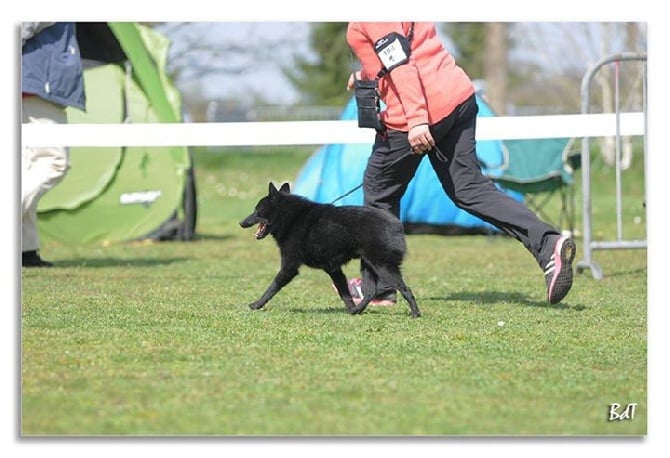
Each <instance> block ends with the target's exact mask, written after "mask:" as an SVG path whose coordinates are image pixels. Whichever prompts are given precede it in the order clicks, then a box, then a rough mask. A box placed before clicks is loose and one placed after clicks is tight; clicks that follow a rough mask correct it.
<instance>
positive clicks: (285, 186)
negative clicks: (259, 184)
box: [279, 183, 291, 194]
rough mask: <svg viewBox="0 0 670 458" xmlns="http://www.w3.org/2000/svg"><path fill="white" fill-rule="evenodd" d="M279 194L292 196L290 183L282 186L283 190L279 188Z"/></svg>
mask: <svg viewBox="0 0 670 458" xmlns="http://www.w3.org/2000/svg"><path fill="white" fill-rule="evenodd" d="M279 192H281V193H284V194H291V189H290V188H289V186H288V183H284V184H283V185H281V188H279Z"/></svg>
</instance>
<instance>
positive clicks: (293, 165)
mask: <svg viewBox="0 0 670 458" xmlns="http://www.w3.org/2000/svg"><path fill="white" fill-rule="evenodd" d="M311 151H312V150H311V149H304V148H303V149H300V148H299V149H288V148H278V149H274V150H273V149H267V150H261V151H257V150H254V151H241V152H226V153H222V152H208V151H198V152H197V153H196V164H197V167H198V168H197V172H196V173H197V175H196V177H197V180H198V181H197V182H198V202H199V222H198V233H199V237H198V239H197V240H195V241H193V242H188V243H179V242H161V243H148V242H134V243H128V244H120V245H116V246H109V247H101V246H76V247H68V246H61V245H59V244H57V243H55V242H50V241H44V243H43V253H44V254H45V257H47V259H49V260H52V261H54V262H56V263H57V264H58V266H59V267H57V268H54V269H42V270H35V269H24V270H23V271H22V273H21V282H22V302H23V304H22V312H21V350H22V352H21V401H20V403H21V406H20V407H21V412H20V421H21V426H20V432H21V434H22V435H24V436H35V435H37V436H41V435H48V436H53V435H56V436H60V435H68V436H72V435H74V436H81V435H86V436H87V435H96V436H101V435H102V436H107V435H111V436H119V435H121V436H166V435H177V436H182V435H226V436H276V435H300V436H305V435H309V436H315V435H316V436H321V435H328V436H352V435H353V436H387V435H439V436H444V435H459V436H470V435H477V436H481V435H496V436H499V435H512V436H529V435H542V436H547V435H549V436H585V435H598V436H615V435H625V436H630V435H645V434H646V433H647V410H648V405H647V253H646V250H609V251H598V252H595V253H594V258H595V260H596V261H597V262H598V263H599V264H600V265H601V267H602V268H603V272H604V278H603V279H602V280H600V281H596V280H594V279H593V278H592V276H591V274H590V273H589V272H584V273H583V274H581V275H577V276H576V278H575V282H574V286H573V290H572V291H571V293H570V295H569V296H568V297H567V298H566V299H565V300H564V301H563V302H562V303H561V304H559V305H556V306H549V305H547V304H546V302H545V287H544V280H543V278H542V274H541V272H540V270H539V269H538V268H537V266H536V265H535V263H534V261H533V260H532V258H531V257H530V255H529V254H528V253H527V252H526V251H525V250H524V249H523V248H522V247H521V245H520V244H518V242H516V241H514V240H511V239H509V238H506V237H502V236H494V237H488V236H452V237H447V236H438V235H412V236H409V237H408V246H409V255H408V258H407V260H406V263H405V265H404V276H405V279H406V281H407V282H408V284H409V285H410V286H411V287H412V289H413V291H414V293H415V295H416V296H417V300H418V303H419V307H420V308H421V310H422V313H423V316H422V317H421V318H419V319H412V318H411V317H410V316H409V310H408V307H407V304H406V303H405V302H404V301H402V300H400V301H399V303H398V304H397V305H396V306H393V307H370V308H368V310H367V311H366V312H365V313H364V314H362V315H360V316H350V315H349V314H347V313H346V311H345V309H344V305H343V304H342V303H341V302H340V300H339V299H338V298H337V296H336V295H335V293H334V291H333V290H332V287H331V285H330V282H329V279H328V277H327V276H326V274H325V273H323V272H320V271H314V270H310V269H308V268H303V270H302V271H301V275H300V276H299V277H297V278H296V279H295V280H294V281H293V282H292V283H291V284H290V285H289V286H287V287H286V288H285V289H284V290H282V291H281V292H280V293H279V294H278V295H277V296H276V297H275V298H274V299H273V300H272V301H271V302H270V304H269V305H268V306H267V307H266V310H264V311H259V312H254V311H251V310H250V309H249V308H248V307H247V304H248V303H250V302H252V301H253V300H254V299H256V298H257V297H258V296H259V295H260V294H261V292H262V291H263V290H264V289H265V287H266V286H267V285H268V284H269V282H270V280H271V278H272V276H273V275H274V274H275V273H276V271H277V269H278V262H279V257H278V252H277V248H276V246H275V244H274V242H273V241H272V240H271V239H270V238H268V239H265V240H263V241H256V240H255V239H254V238H253V230H252V229H249V230H246V231H245V230H242V229H240V227H239V226H238V224H237V223H238V221H239V220H240V219H241V218H242V217H243V216H245V215H246V214H248V213H249V212H250V211H251V209H252V208H253V205H254V204H255V202H256V200H257V199H258V198H259V197H260V196H261V195H263V194H265V192H266V191H267V184H268V181H274V182H276V183H281V182H283V181H293V180H294V179H295V177H296V174H297V172H298V170H299V169H300V167H301V166H302V164H303V163H304V161H305V160H306V158H307V157H308V155H309V154H310V152H311ZM593 173H594V180H596V184H594V185H593V192H594V195H593V206H594V209H596V210H597V212H596V214H595V218H596V221H595V222H594V229H595V237H596V238H603V237H606V236H607V235H608V234H611V233H614V232H613V231H614V229H613V228H615V225H614V223H613V220H611V219H609V218H610V217H609V216H607V214H606V212H605V211H604V210H605V209H611V208H613V206H614V204H613V203H611V202H610V201H609V200H610V196H611V193H612V189H613V186H614V185H613V183H612V180H611V178H612V176H611V173H610V172H609V171H608V170H607V169H606V168H604V167H602V166H597V164H596V166H594V170H593ZM625 174H626V185H625V187H624V193H625V196H626V199H627V202H632V203H631V204H627V206H626V208H625V209H624V215H625V217H624V220H625V222H626V226H625V228H626V231H627V234H629V237H632V238H640V237H642V238H644V236H645V233H644V230H645V219H644V210H643V209H642V208H641V205H640V204H641V202H642V200H643V189H644V185H643V178H642V177H643V175H642V167H641V165H640V164H636V165H635V168H634V169H633V170H630V171H627V172H625ZM628 177H631V178H632V179H630V180H629V179H628ZM610 183H611V184H610ZM578 196H579V192H578ZM578 202H580V201H579V197H578ZM580 209H581V207H578V210H580ZM635 216H641V217H642V223H641V224H635V223H633V218H634V217H635ZM580 224H581V223H578V227H580ZM579 242H580V238H579V237H577V243H578V254H577V260H579V259H580V256H581V251H580V246H579ZM356 268H357V265H356V263H352V264H350V265H349V266H347V273H348V274H349V275H355V273H356ZM613 403H617V404H620V405H622V406H626V405H628V404H631V403H636V404H637V407H636V410H635V416H634V418H631V419H628V420H625V421H608V411H609V405H610V404H613ZM622 409H623V407H622V408H620V409H619V412H621V411H622Z"/></svg>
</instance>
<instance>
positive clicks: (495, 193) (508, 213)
mask: <svg viewBox="0 0 670 458" xmlns="http://www.w3.org/2000/svg"><path fill="white" fill-rule="evenodd" d="M476 115H477V104H476V101H475V98H474V96H473V97H472V98H471V99H469V100H467V101H466V102H464V103H463V104H461V105H460V106H459V107H458V108H457V109H456V110H455V112H454V113H453V114H452V115H450V116H449V117H447V118H445V119H444V120H442V121H440V122H439V123H437V124H436V125H435V126H433V127H432V128H431V130H433V131H434V133H433V135H434V137H435V140H436V143H437V146H438V148H439V150H440V151H441V152H442V153H443V156H442V155H440V154H438V153H437V152H436V151H435V150H434V151H432V152H431V153H429V158H430V161H431V164H432V166H433V169H435V172H436V174H437V176H438V178H439V180H440V182H441V184H442V187H443V189H444V191H445V192H446V193H447V195H448V196H449V197H450V198H451V200H452V201H453V202H454V203H455V204H456V206H457V207H459V208H461V209H463V210H465V211H467V212H468V213H471V214H473V215H475V216H477V217H478V218H480V219H482V220H483V221H486V222H488V223H490V224H492V225H494V226H495V227H497V228H498V229H500V230H501V231H502V232H504V233H505V234H508V235H510V236H512V237H514V238H515V239H517V240H518V241H520V242H521V243H522V244H523V245H524V246H525V247H526V249H527V250H528V251H529V252H530V253H531V254H532V255H533V257H534V258H535V259H536V261H537V263H538V264H539V265H540V267H544V265H545V264H546V262H547V260H548V256H549V253H548V252H549V251H550V250H551V247H549V246H548V245H550V244H547V247H545V241H546V240H548V238H546V237H547V236H550V235H559V231H558V230H557V229H556V228H554V227H552V226H551V225H549V224H547V223H545V222H543V221H541V220H540V219H538V217H537V215H536V214H535V213H534V212H533V211H531V210H530V209H528V207H526V205H525V204H524V203H522V202H519V201H517V200H515V199H513V198H512V197H510V196H509V195H508V194H506V193H504V192H503V191H501V190H500V189H498V188H497V187H496V186H495V184H494V182H493V181H492V180H491V179H490V178H489V177H487V176H486V175H484V174H483V173H482V171H481V167H480V164H479V162H478V160H477V157H476V142H475V130H476ZM445 156H446V158H445ZM443 159H446V162H445V161H443Z"/></svg>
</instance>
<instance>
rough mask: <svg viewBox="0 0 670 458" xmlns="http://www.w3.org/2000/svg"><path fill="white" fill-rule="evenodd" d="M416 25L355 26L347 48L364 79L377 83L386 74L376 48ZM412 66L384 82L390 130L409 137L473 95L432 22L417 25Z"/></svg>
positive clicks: (385, 116)
mask: <svg viewBox="0 0 670 458" xmlns="http://www.w3.org/2000/svg"><path fill="white" fill-rule="evenodd" d="M411 24H412V23H411V22H351V23H349V25H348V27H347V42H348V44H349V46H350V47H351V49H352V51H353V52H354V54H356V56H357V57H358V59H359V60H360V62H361V65H362V69H361V78H362V79H374V78H375V76H376V75H377V74H378V72H379V71H380V70H381V69H382V63H381V61H380V60H379V57H378V56H377V54H376V53H375V49H374V44H375V42H376V41H377V40H379V39H380V38H382V37H384V36H386V35H388V34H389V33H391V32H397V33H400V34H402V35H404V36H406V37H407V36H408V35H409V31H410V26H411ZM410 45H411V55H410V59H409V62H408V63H407V64H404V65H400V66H398V67H396V68H394V69H393V70H392V71H391V72H389V73H387V74H386V75H384V76H382V77H381V78H380V79H379V94H380V98H381V99H382V100H383V101H384V103H385V104H386V109H385V110H384V112H382V114H381V118H382V121H383V122H384V124H386V126H387V127H389V128H391V129H394V130H400V131H403V132H407V131H408V130H409V129H410V128H412V127H414V126H417V125H419V124H429V125H433V124H435V123H437V122H439V121H440V120H442V119H444V118H445V117H447V116H448V115H449V114H451V113H452V112H453V111H454V110H455V109H456V107H457V106H458V105H459V104H461V103H462V102H464V101H465V100H466V99H467V98H468V97H470V96H471V95H472V94H474V92H475V90H474V86H473V85H472V81H471V80H470V78H469V77H468V75H467V74H466V73H465V72H464V71H463V69H461V67H459V66H458V65H456V61H455V60H454V57H453V56H452V55H451V54H450V53H449V51H447V50H446V49H445V48H444V46H443V45H442V42H441V41H440V38H439V37H438V35H437V30H436V29H435V25H434V24H433V23H430V22H416V23H414V35H413V37H412V41H411V43H410Z"/></svg>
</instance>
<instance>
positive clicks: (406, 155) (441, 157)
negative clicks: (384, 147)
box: [330, 145, 448, 204]
mask: <svg viewBox="0 0 670 458" xmlns="http://www.w3.org/2000/svg"><path fill="white" fill-rule="evenodd" d="M433 149H435V152H436V154H437V158H438V159H439V160H440V161H442V162H445V163H446V162H447V161H448V159H447V157H446V156H445V155H444V153H443V152H442V151H440V149H439V148H438V147H437V145H435V146H434V147H433ZM412 154H414V153H413V152H412V150H411V149H410V150H409V152H407V153H405V154H403V155H402V156H400V157H398V158H397V159H395V160H393V161H392V162H390V163H388V164H387V165H386V167H384V168H383V169H381V170H380V171H379V173H384V172H386V171H387V170H388V169H389V168H391V166H393V165H395V164H397V163H398V162H400V161H402V160H403V159H405V158H406V157H409V156H410V155H412ZM362 186H363V183H361V184H359V185H358V186H356V187H355V188H353V189H351V190H350V191H348V192H347V193H345V194H342V195H341V196H340V197H338V198H336V199H335V200H333V201H332V202H330V203H331V204H334V203H335V202H337V201H338V200H340V199H344V198H345V197H347V196H348V195H350V194H351V193H353V192H355V191H356V190H358V189H360V188H361V187H362Z"/></svg>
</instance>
